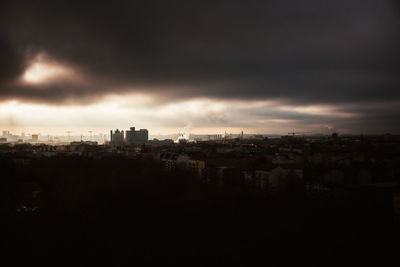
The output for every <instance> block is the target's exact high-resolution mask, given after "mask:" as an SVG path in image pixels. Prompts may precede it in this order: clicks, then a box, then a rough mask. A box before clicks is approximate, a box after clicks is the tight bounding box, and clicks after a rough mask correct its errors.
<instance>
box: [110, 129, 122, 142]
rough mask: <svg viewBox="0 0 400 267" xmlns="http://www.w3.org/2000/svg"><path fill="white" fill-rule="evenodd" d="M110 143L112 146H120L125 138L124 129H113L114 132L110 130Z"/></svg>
mask: <svg viewBox="0 0 400 267" xmlns="http://www.w3.org/2000/svg"><path fill="white" fill-rule="evenodd" d="M110 144H111V145H113V146H122V145H124V144H125V138H124V131H123V130H122V131H120V130H118V129H117V130H115V132H114V133H113V131H112V130H111V131H110Z"/></svg>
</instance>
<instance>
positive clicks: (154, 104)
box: [0, 0, 400, 135]
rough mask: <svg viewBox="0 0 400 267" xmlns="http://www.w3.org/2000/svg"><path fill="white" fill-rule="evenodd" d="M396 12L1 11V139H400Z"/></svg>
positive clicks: (384, 5) (215, 8)
mask: <svg viewBox="0 0 400 267" xmlns="http://www.w3.org/2000/svg"><path fill="white" fill-rule="evenodd" d="M399 10H400V9H399V5H398V3H397V2H396V1H389V0H388V1H378V0H367V1H361V0H350V1H334V2H330V3H321V2H320V1H316V0H309V1H305V2H303V1H302V3H299V2H298V1H292V0H291V1H285V2H284V3H283V2H282V1H277V0H273V1H252V3H251V4H245V5H244V4H241V3H239V2H231V1H220V2H218V3H214V2H213V1H202V2H201V4H200V3H198V4H192V5H190V4H188V3H186V1H174V2H173V3H165V2H164V1H159V2H157V3H152V4H149V3H143V2H135V3H134V2H124V1H121V2H113V3H107V4H104V3H96V5H93V4H92V3H90V2H86V1H80V2H79V5H78V4H77V3H75V2H70V1H65V2H64V1H61V2H57V3H54V2H53V1H40V3H35V4H32V3H29V2H25V1H21V2H15V1H8V2H7V1H6V2H5V3H4V4H3V5H2V8H1V11H0V17H1V25H2V27H1V32H0V34H1V38H0V48H1V49H0V58H1V60H2V66H1V69H0V72H1V74H0V129H4V130H10V131H11V132H15V133H18V132H19V133H21V132H34V133H42V134H51V135H65V134H66V132H67V131H71V132H75V133H86V134H87V131H95V132H98V133H99V132H103V133H107V132H108V131H109V129H116V128H123V129H125V128H126V129H127V128H128V127H129V126H130V125H132V123H134V124H135V125H138V126H139V127H143V128H147V129H149V131H150V132H151V133H153V134H172V133H180V132H182V131H183V129H184V128H185V127H186V128H190V129H191V130H190V131H191V132H194V133H197V134H216V133H218V134H220V133H224V132H225V131H227V132H231V133H239V132H241V131H244V132H247V133H252V134H287V133H288V132H293V131H294V132H297V131H299V132H311V133H329V132H333V131H335V132H336V131H337V132H339V133H340V134H360V133H364V134H384V133H392V134H399V133H400V126H399V125H400V124H399V123H398V122H399V120H398V118H399V116H400V94H399V92H400V90H399V86H400V79H399V77H400V73H399V69H400V65H399V62H400V60H399V59H400V52H399V49H398V47H399V46H400V37H399V35H398V30H399V28H400V12H399Z"/></svg>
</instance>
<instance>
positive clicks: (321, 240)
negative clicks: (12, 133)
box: [0, 156, 398, 266]
mask: <svg viewBox="0 0 400 267" xmlns="http://www.w3.org/2000/svg"><path fill="white" fill-rule="evenodd" d="M0 168H1V173H2V178H1V190H0V197H1V210H0V212H1V217H2V219H1V228H2V230H3V234H2V236H3V238H2V240H3V241H2V245H4V249H3V252H4V255H5V256H6V257H4V259H3V260H4V261H5V260H6V259H7V260H11V261H12V262H11V263H15V264H16V265H27V266H36V265H43V264H49V265H55V266H60V265H65V266H67V265H68V266H71V265H73V266H95V265H97V264H106V265H108V266H121V265H126V266H132V265H134V264H139V265H150V264H152V265H154V264H157V265H170V264H174V265H182V266H183V265H185V266H209V265H223V264H224V265H242V266H252V265H258V264H260V263H261V264H262V265H267V266H282V265H288V266H289V265H293V264H300V263H307V264H308V265H321V264H323V265H337V264H342V263H344V264H346V263H349V264H350V263H352V264H361V263H366V262H368V263H370V262H371V261H374V260H375V261H376V263H385V262H389V261H390V260H392V259H391V255H393V254H391V253H393V252H394V251H396V249H397V247H396V246H393V245H392V243H391V241H394V240H395V238H398V232H396V230H395V229H396V228H395V225H392V224H390V221H389V220H383V219H381V218H380V217H379V216H380V215H381V214H379V212H377V211H380V210H381V209H380V208H381V207H380V206H379V203H378V202H376V203H375V202H373V201H369V202H360V201H359V200H358V199H354V196H353V197H348V196H344V197H343V199H342V200H341V201H337V200H333V199H330V198H320V199H308V198H307V197H306V196H305V195H304V194H302V192H299V191H298V190H295V191H293V190H288V191H287V192H280V194H278V195H274V196H271V195H267V194H265V192H257V191H253V190H251V189H249V188H246V187H241V186H237V185H229V184H228V185H226V186H219V185H209V184H208V185H207V184H203V183H202V182H201V181H198V180H197V178H196V177H193V176H192V175H191V174H190V173H187V172H185V171H184V170H179V169H178V170H175V171H173V172H166V171H164V170H163V169H162V168H161V166H159V165H158V164H157V163H155V162H153V161H151V160H146V159H135V160H133V159H128V158H125V157H122V156H112V157H108V158H103V159H90V158H82V157H73V156H69V157H61V156H60V157H53V158H38V159H34V160H32V161H30V162H29V163H21V162H14V161H13V160H12V158H2V159H1V160H0ZM374 205H375V206H374ZM378 215H379V216H378ZM344 261H347V262H344Z"/></svg>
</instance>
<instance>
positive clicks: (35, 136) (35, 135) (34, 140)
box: [32, 134, 39, 142]
mask: <svg viewBox="0 0 400 267" xmlns="http://www.w3.org/2000/svg"><path fill="white" fill-rule="evenodd" d="M37 141H39V135H37V134H32V142H37Z"/></svg>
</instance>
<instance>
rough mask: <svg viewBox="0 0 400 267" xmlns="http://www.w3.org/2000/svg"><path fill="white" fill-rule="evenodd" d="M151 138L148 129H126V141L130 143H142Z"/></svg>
mask: <svg viewBox="0 0 400 267" xmlns="http://www.w3.org/2000/svg"><path fill="white" fill-rule="evenodd" d="M148 140H149V131H147V129H140V130H139V131H136V130H135V127H131V128H130V129H129V130H127V131H126V143H127V144H128V145H130V146H131V145H142V144H145V143H147V141H148Z"/></svg>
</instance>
